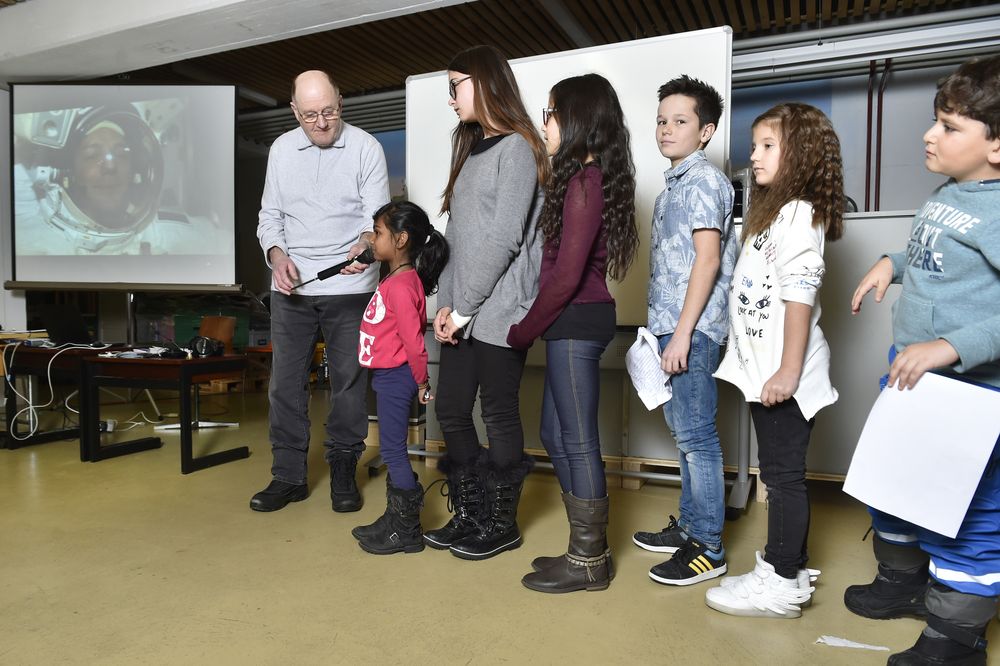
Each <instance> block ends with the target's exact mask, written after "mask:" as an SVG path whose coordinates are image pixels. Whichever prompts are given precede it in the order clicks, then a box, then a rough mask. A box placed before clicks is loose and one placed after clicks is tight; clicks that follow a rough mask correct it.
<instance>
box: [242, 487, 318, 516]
mask: <svg viewBox="0 0 1000 666" xmlns="http://www.w3.org/2000/svg"><path fill="white" fill-rule="evenodd" d="M307 497H309V487H308V486H307V485H306V484H304V483H303V484H301V485H298V484H294V483H285V482H284V481H278V480H274V481H271V483H269V484H267V488H264V490H262V491H260V492H259V493H257V494H256V495H254V496H253V497H252V498H250V508H251V509H253V510H254V511H277V510H278V509H284V508H285V506H286V505H288V503H289V502H301V501H302V500H304V499H305V498H307Z"/></svg>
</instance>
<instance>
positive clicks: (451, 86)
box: [448, 76, 472, 99]
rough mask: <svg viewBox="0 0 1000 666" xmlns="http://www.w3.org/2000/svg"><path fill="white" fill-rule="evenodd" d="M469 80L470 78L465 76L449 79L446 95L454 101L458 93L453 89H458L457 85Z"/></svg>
mask: <svg viewBox="0 0 1000 666" xmlns="http://www.w3.org/2000/svg"><path fill="white" fill-rule="evenodd" d="M471 78H472V77H471V76H466V77H464V78H461V79H451V80H450V81H448V95H449V96H450V97H451V98H452V99H456V97H457V95H458V91H456V90H455V88H458V84H459V83H461V82H462V81H468V80H469V79H471Z"/></svg>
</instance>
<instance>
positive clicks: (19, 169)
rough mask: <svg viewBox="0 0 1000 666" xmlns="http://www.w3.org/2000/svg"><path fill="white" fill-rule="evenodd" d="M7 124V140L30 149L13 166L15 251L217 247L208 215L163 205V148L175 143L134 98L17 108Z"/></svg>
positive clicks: (182, 251) (198, 251)
mask: <svg viewBox="0 0 1000 666" xmlns="http://www.w3.org/2000/svg"><path fill="white" fill-rule="evenodd" d="M151 105H152V106H151ZM155 105H156V103H155V102H152V103H147V104H146V105H145V106H146V107H147V108H145V109H143V111H145V112H146V113H147V114H149V115H153V114H154V113H155V114H156V117H157V118H160V119H162V117H163V116H164V114H163V113H162V112H160V113H156V112H157V109H156V108H155ZM160 111H162V110H160ZM14 124H15V137H16V140H18V141H23V142H27V143H28V144H30V148H31V150H30V151H26V152H28V153H29V154H30V155H31V160H30V162H29V163H19V164H16V165H15V166H14V180H15V197H16V202H15V211H16V214H15V240H16V243H17V247H18V252H19V253H22V254H29V255H38V254H49V255H52V254H78V255H79V254H108V255H110V254H138V255H152V254H204V253H207V252H213V251H215V250H216V249H217V248H216V247H215V246H216V245H217V244H218V237H219V233H218V229H217V228H216V226H215V225H214V224H213V223H212V222H211V221H210V220H207V219H204V218H198V217H194V216H188V215H185V214H183V213H179V212H176V211H169V210H166V209H164V208H163V207H162V203H163V193H164V182H165V178H166V174H165V169H164V152H165V150H166V151H170V150H173V149H174V148H173V147H172V146H171V145H170V141H169V136H168V137H167V139H168V140H167V141H166V143H164V142H163V140H162V139H161V138H160V137H159V136H157V134H156V133H155V132H154V130H153V128H151V127H150V125H149V123H148V122H147V121H146V120H145V119H144V118H143V117H142V116H141V115H140V109H137V108H136V106H135V105H132V104H128V105H121V106H116V107H92V108H89V109H72V110H57V111H49V112H41V113H33V114H23V115H18V116H15V119H14ZM166 126H167V127H175V126H174V125H170V124H166ZM174 177H175V178H176V176H174Z"/></svg>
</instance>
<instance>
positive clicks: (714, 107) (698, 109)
mask: <svg viewBox="0 0 1000 666" xmlns="http://www.w3.org/2000/svg"><path fill="white" fill-rule="evenodd" d="M658 94H659V96H660V101H661V102H662V101H663V100H664V99H666V98H667V97H670V96H671V95H684V96H686V97H690V98H691V99H693V100H694V112H695V113H697V114H698V126H699V128H701V127H704V126H705V125H707V124H709V123H712V124H713V125H715V127H716V128H717V129H718V127H719V119H720V118H722V108H723V103H722V95H720V94H719V91H718V90H716V89H715V88H713V87H712V86H710V85H708V84H707V83H705V82H704V81H700V80H698V79H695V78H692V77H690V76H688V75H687V74H684V75H683V76H678V77H677V78H676V79H671V80H670V81H667V82H666V83H664V84H663V85H662V86H660V90H659V91H658Z"/></svg>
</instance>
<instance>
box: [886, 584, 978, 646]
mask: <svg viewBox="0 0 1000 666" xmlns="http://www.w3.org/2000/svg"><path fill="white" fill-rule="evenodd" d="M996 613H997V598H996V597H983V596H980V595H978V594H969V593H967V592H959V591H958V590H955V589H953V588H950V587H948V586H947V585H943V584H942V583H939V582H937V581H935V582H934V583H932V584H931V586H930V588H928V590H927V626H926V627H925V628H924V630H923V633H921V634H920V638H918V639H917V642H916V644H915V645H914V646H913V647H911V648H910V649H909V650H907V651H906V652H900V653H898V654H894V655H892V656H891V657H889V664H892V665H893V666H916V665H921V666H922V665H924V664H963V665H967V666H979V665H985V664H986V627H987V626H989V623H990V622H991V621H992V620H993V618H994V617H995V616H996Z"/></svg>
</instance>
